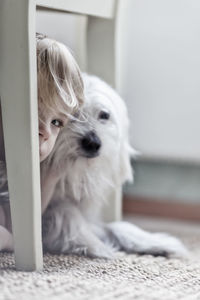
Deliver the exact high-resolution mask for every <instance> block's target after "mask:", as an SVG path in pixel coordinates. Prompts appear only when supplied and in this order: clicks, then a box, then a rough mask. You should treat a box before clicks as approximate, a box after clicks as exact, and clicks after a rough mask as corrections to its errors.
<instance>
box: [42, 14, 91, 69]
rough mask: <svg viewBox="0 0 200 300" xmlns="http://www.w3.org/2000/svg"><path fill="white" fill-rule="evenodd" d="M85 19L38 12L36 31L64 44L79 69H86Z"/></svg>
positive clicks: (73, 15)
mask: <svg viewBox="0 0 200 300" xmlns="http://www.w3.org/2000/svg"><path fill="white" fill-rule="evenodd" d="M86 26H87V17H85V16H81V15H75V14H68V13H63V12H54V11H45V10H38V11H37V14H36V31H37V32H41V33H44V34H47V35H48V36H49V37H51V38H55V39H57V40H58V41H60V42H62V43H64V44H66V45H67V46H68V47H69V48H70V50H71V52H72V54H73V55H74V57H75V58H76V60H77V62H78V63H79V65H80V67H81V69H83V70H85V68H86V59H87V58H86Z"/></svg>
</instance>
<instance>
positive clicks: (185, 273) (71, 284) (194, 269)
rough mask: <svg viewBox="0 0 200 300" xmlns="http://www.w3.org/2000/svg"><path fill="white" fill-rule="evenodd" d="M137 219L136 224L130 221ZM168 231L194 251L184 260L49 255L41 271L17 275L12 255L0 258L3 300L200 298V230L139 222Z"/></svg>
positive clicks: (192, 226) (184, 226)
mask: <svg viewBox="0 0 200 300" xmlns="http://www.w3.org/2000/svg"><path fill="white" fill-rule="evenodd" d="M131 220H133V219H131ZM134 221H135V224H138V225H140V226H142V227H143V228H149V229H150V230H152V231H154V230H157V231H163V230H167V231H168V232H171V233H173V234H176V235H178V236H179V237H181V238H182V240H183V241H184V243H185V244H186V245H187V246H188V248H189V249H190V252H191V254H190V256H189V257H187V258H184V259H175V258H173V259H167V258H163V257H152V256H138V255H125V254H124V253H118V254H117V257H116V258H115V259H114V260H112V261H106V260H101V259H93V260H91V259H87V258H82V257H75V256H64V255H60V256H56V255H55V256H52V255H45V256H44V270H43V271H42V272H33V273H26V272H17V271H15V267H14V260H13V255H11V254H6V253H2V254H0V299H8V300H9V299H19V300H24V299H26V300H29V299H49V300H53V299H60V300H63V299H67V300H71V299H76V300H79V299H80V300H81V299H87V300H88V299H92V300H93V299H94V300H96V299H109V300H110V299H111V300H112V299H126V300H128V299H141V300H148V299H151V300H155V299H159V300H165V299H173V300H176V299H181V300H182V299H187V300H190V299H191V300H193V299H200V225H190V224H186V223H178V222H171V221H170V222H164V221H155V220H154V221H151V220H145V219H138V218H135V219H134Z"/></svg>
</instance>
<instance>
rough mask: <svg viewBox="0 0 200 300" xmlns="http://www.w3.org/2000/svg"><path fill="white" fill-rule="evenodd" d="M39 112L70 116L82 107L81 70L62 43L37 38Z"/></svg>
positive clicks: (42, 36) (38, 36)
mask: <svg viewBox="0 0 200 300" xmlns="http://www.w3.org/2000/svg"><path fill="white" fill-rule="evenodd" d="M36 42H37V78H38V101H39V110H40V109H42V110H43V111H45V112H48V111H50V110H51V111H52V110H53V111H55V110H56V111H60V112H62V113H64V114H65V115H66V116H69V115H70V114H73V112H74V111H76V110H77V109H78V108H79V106H80V105H81V104H82V103H83V100H84V95H83V88H84V87H83V81H82V77H81V72H80V69H79V67H78V65H77V63H76V61H75V59H74V58H73V56H72V54H71V53H70V51H69V49H68V48H67V47H66V46H65V45H64V44H62V43H59V42H57V41H55V40H53V39H50V38H48V37H46V36H45V35H42V34H36Z"/></svg>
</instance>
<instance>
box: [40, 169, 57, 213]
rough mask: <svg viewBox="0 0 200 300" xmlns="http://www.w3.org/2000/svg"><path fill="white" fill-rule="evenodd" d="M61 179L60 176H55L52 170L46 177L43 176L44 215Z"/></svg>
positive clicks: (42, 200)
mask: <svg viewBox="0 0 200 300" xmlns="http://www.w3.org/2000/svg"><path fill="white" fill-rule="evenodd" d="M59 179H60V178H59V176H55V173H54V172H51V171H50V170H49V172H48V174H46V175H45V176H41V202H42V213H44V212H45V210H46V208H47V206H48V204H49V203H50V201H51V198H52V196H53V193H54V190H55V187H56V184H57V183H58V181H59Z"/></svg>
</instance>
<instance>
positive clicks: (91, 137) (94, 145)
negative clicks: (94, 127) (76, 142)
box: [80, 131, 101, 158]
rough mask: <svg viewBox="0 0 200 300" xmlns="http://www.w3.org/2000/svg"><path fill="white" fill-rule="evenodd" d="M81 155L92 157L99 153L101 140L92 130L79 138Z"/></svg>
mask: <svg viewBox="0 0 200 300" xmlns="http://www.w3.org/2000/svg"><path fill="white" fill-rule="evenodd" d="M80 145H81V148H82V150H83V151H84V152H83V155H84V156H86V157H88V158H92V157H95V156H98V155H99V150H100V148H101V140H100V139H99V137H98V136H97V135H96V133H95V132H94V131H89V132H87V133H86V134H85V135H84V136H83V137H82V138H81V140H80Z"/></svg>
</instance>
